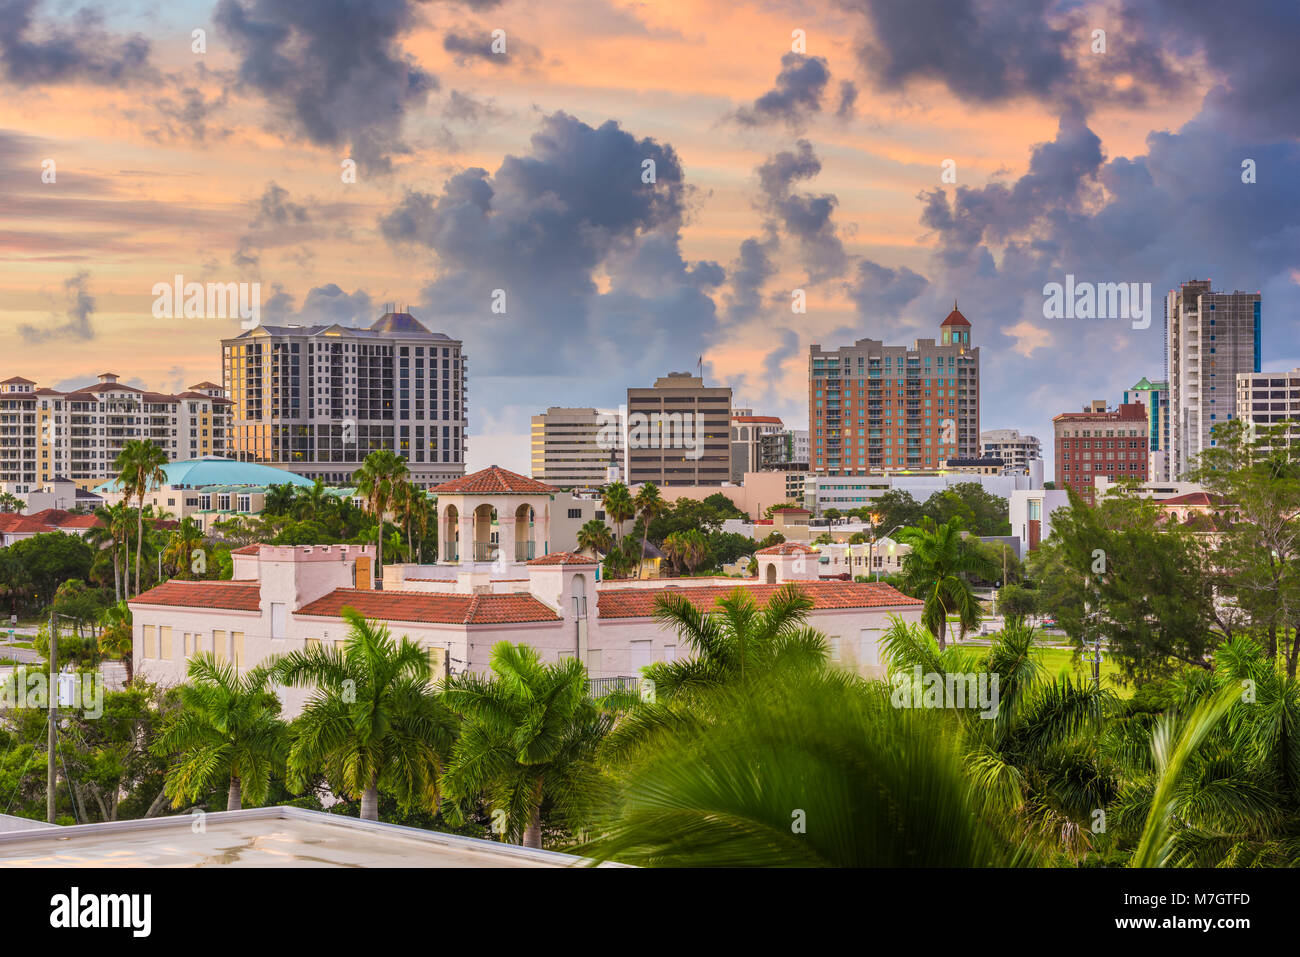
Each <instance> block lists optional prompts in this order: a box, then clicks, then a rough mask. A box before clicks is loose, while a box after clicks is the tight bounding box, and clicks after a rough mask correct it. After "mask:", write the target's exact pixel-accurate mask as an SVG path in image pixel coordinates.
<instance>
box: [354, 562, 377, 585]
mask: <svg viewBox="0 0 1300 957" xmlns="http://www.w3.org/2000/svg"><path fill="white" fill-rule="evenodd" d="M353 570H354V572H355V575H356V584H355V586H354V587H355V588H358V589H360V590H362V591H371V590H373V589H374V587H375V583H374V579H373V578H372V577H371V574H370V556H369V555H358V556H357V560H356V564H355V565H354V566H353Z"/></svg>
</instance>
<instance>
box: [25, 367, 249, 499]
mask: <svg viewBox="0 0 1300 957" xmlns="http://www.w3.org/2000/svg"><path fill="white" fill-rule="evenodd" d="M98 378H99V381H98V382H97V383H95V384H93V385H87V386H82V387H78V388H76V389H71V390H59V389H51V388H42V387H38V386H37V384H36V383H35V382H33V381H32V380H31V379H25V378H23V377H22V376H11V377H10V378H8V379H5V380H4V381H3V382H0V489H3V490H4V491H7V492H10V493H11V494H15V495H25V494H27V493H30V492H33V491H39V490H40V489H41V488H43V487H45V486H46V485H49V484H50V483H51V482H53V481H54V480H55V479H57V478H64V479H69V480H71V481H72V482H73V483H75V484H76V485H77V487H79V488H89V487H91V486H92V485H95V484H98V483H99V482H102V481H104V480H105V479H107V478H110V477H112V476H113V475H114V474H115V473H114V469H113V462H114V461H115V460H116V459H117V456H118V454H119V453H120V452H121V451H122V447H123V446H124V445H126V443H127V442H130V441H132V440H133V439H140V440H145V441H149V442H152V443H153V444H155V445H157V446H158V447H159V448H161V449H162V450H163V451H164V452H166V453H167V458H168V460H169V461H172V462H178V461H184V460H187V459H197V458H202V457H205V456H218V457H223V458H224V457H226V456H229V455H230V454H231V451H230V406H231V402H230V400H229V399H227V398H226V397H225V394H224V392H223V390H222V388H221V386H219V385H216V384H214V383H212V382H200V383H198V384H197V385H193V386H190V388H189V389H187V390H186V391H185V392H182V393H180V394H178V395H172V394H170V393H164V392H149V391H147V390H145V389H137V388H136V387H135V386H130V385H126V384H124V383H121V382H118V376H117V374H116V373H112V372H103V373H101V374H100V375H99V377H98Z"/></svg>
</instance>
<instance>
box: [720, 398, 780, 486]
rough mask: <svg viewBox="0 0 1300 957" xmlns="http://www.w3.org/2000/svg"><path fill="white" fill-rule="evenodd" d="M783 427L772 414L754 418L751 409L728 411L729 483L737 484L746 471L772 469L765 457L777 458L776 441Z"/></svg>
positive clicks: (778, 446) (778, 453) (743, 478)
mask: <svg viewBox="0 0 1300 957" xmlns="http://www.w3.org/2000/svg"><path fill="white" fill-rule="evenodd" d="M784 431H785V425H784V423H782V421H781V420H780V419H779V418H778V417H777V416H774V415H755V414H754V410H753V409H733V410H732V412H731V481H732V483H733V484H735V485H739V484H740V483H741V482H743V481H744V480H745V473H746V472H761V471H763V470H764V469H767V468H774V467H776V465H777V462H775V461H772V462H769V461H768V458H767V456H769V455H773V454H775V455H780V454H781V452H782V451H783V444H782V443H780V442H779V441H778V438H779V437H780V436H781V435H782V433H784Z"/></svg>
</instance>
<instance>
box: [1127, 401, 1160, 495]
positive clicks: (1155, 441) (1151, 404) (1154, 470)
mask: <svg viewBox="0 0 1300 957" xmlns="http://www.w3.org/2000/svg"><path fill="white" fill-rule="evenodd" d="M1132 402H1138V403H1141V404H1142V405H1143V406H1145V407H1146V410H1147V457H1148V458H1149V459H1150V468H1149V471H1150V473H1151V478H1152V479H1154V480H1159V481H1168V478H1169V383H1168V382H1152V381H1150V380H1149V379H1147V378H1146V377H1145V376H1143V377H1142V379H1140V380H1139V381H1138V382H1137V383H1135V384H1134V385H1133V387H1132V388H1130V389H1126V390H1124V403H1125V404H1128V403H1132Z"/></svg>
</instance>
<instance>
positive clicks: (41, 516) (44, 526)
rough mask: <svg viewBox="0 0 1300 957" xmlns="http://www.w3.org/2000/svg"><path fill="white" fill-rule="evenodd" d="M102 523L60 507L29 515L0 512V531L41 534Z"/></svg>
mask: <svg viewBox="0 0 1300 957" xmlns="http://www.w3.org/2000/svg"><path fill="white" fill-rule="evenodd" d="M103 524H104V523H103V522H101V521H100V520H99V518H98V517H96V516H94V515H76V514H74V513H72V512H69V511H67V510H66V509H62V508H46V509H42V510H41V511H39V512H33V513H32V514H31V515H22V514H19V513H18V512H0V532H32V533H33V534H38V535H39V534H42V533H44V532H53V531H57V530H58V529H64V528H99V527H100V526H102V525H103Z"/></svg>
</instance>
